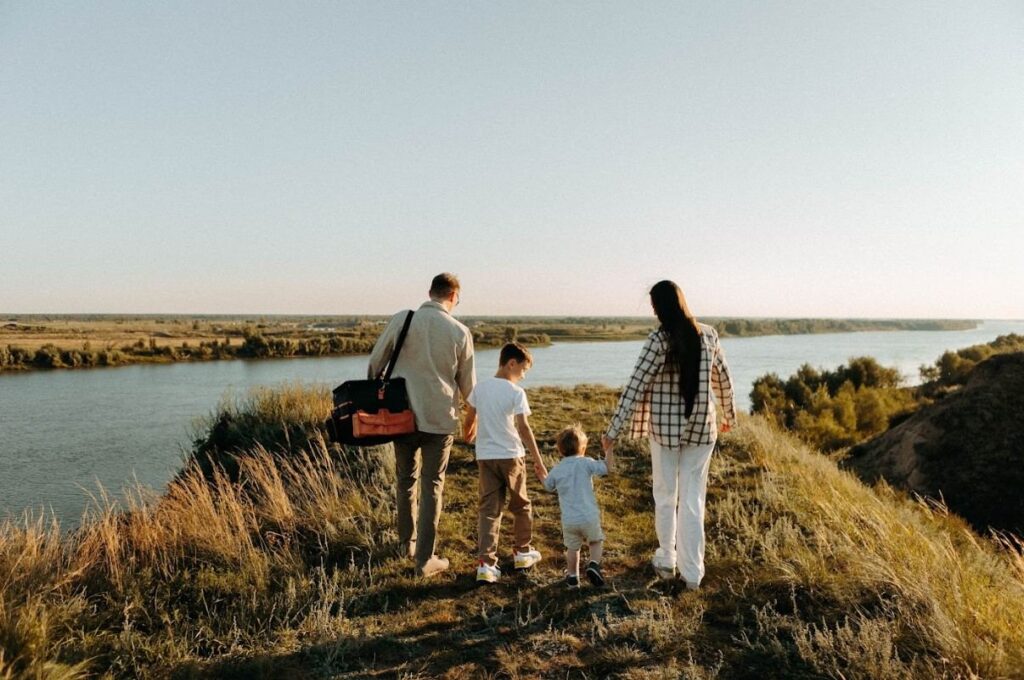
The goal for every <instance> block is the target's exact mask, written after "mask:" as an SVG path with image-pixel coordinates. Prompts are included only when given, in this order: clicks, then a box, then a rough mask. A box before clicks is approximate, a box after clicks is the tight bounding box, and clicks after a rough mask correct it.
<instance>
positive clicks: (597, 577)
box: [587, 560, 604, 587]
mask: <svg viewBox="0 0 1024 680" xmlns="http://www.w3.org/2000/svg"><path fill="white" fill-rule="evenodd" d="M587 578H588V579H590V582H591V583H593V584H594V585H595V586H598V587H600V586H603V585H604V576H603V575H602V574H601V565H600V564H598V563H597V562H594V561H593V560H591V562H590V564H588V565H587Z"/></svg>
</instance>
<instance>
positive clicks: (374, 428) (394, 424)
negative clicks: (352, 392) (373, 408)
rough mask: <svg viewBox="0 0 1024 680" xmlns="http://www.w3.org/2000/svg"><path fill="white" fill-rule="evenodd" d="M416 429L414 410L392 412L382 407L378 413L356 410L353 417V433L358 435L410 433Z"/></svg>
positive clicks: (376, 435) (374, 435) (377, 435)
mask: <svg viewBox="0 0 1024 680" xmlns="http://www.w3.org/2000/svg"><path fill="white" fill-rule="evenodd" d="M415 431H416V419H415V418H414V417H413V415H412V411H409V410H405V411H399V412H398V413H392V412H391V411H388V410H387V409H381V410H380V411H378V412H377V413H367V412H366V411H356V414H355V417H354V418H353V419H352V434H353V435H355V436H356V437H379V436H382V435H384V436H391V435H397V434H409V433H411V432H415Z"/></svg>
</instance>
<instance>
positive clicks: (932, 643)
mask: <svg viewBox="0 0 1024 680" xmlns="http://www.w3.org/2000/svg"><path fill="white" fill-rule="evenodd" d="M530 398H531V405H532V407H533V409H534V416H533V417H532V418H531V420H532V421H533V423H534V426H535V429H536V431H537V433H538V439H539V441H540V442H541V445H542V448H544V450H545V454H546V455H548V456H549V457H551V458H552V462H553V457H554V453H553V450H552V440H553V435H554V433H555V432H557V430H558V429H559V428H560V427H562V426H563V425H565V424H567V423H568V422H573V421H580V422H582V423H583V425H584V427H585V428H586V429H587V431H588V432H590V433H591V435H592V440H593V442H592V443H595V446H596V440H597V435H598V434H599V433H600V430H601V428H602V426H603V425H604V423H606V422H607V418H608V416H609V415H610V411H611V409H612V408H613V407H614V403H615V394H614V393H613V392H612V391H610V390H606V389H603V388H598V387H584V388H580V389H579V390H565V389H540V390H534V391H531V393H530ZM328 408H329V397H328V395H327V393H326V391H325V390H319V389H311V388H304V387H302V386H298V385H291V386H285V387H283V388H280V389H276V390H270V391H262V392H256V393H253V394H251V395H248V396H245V397H242V398H241V399H240V400H238V401H233V402H231V403H230V404H225V405H224V410H223V412H222V413H220V414H216V415H215V416H214V417H213V418H212V419H211V421H210V422H211V424H215V423H216V422H219V421H220V420H221V419H222V418H221V417H222V416H223V415H224V413H230V414H231V415H232V418H231V419H230V422H232V423H234V424H235V425H236V426H237V428H238V431H236V432H235V435H237V437H239V438H242V439H244V438H245V436H249V438H250V444H249V445H247V447H246V450H245V453H241V454H237V456H236V458H235V460H236V462H237V470H236V474H237V481H232V479H231V477H230V476H229V475H227V474H225V473H223V472H217V471H216V470H215V469H214V468H209V469H207V470H206V471H205V472H204V471H203V470H202V469H201V468H200V467H199V466H193V467H190V468H189V470H188V471H187V472H186V473H184V474H183V475H182V476H181V477H179V479H178V480H176V481H175V482H174V483H172V484H171V485H170V488H169V490H168V492H167V493H166V494H165V495H163V496H162V497H158V496H156V495H155V494H153V493H152V492H147V491H145V490H136V491H135V492H134V493H132V494H129V497H128V500H127V501H124V504H123V505H122V507H115V506H114V505H112V504H111V503H110V502H109V501H102V500H101V501H100V502H99V504H98V505H97V506H96V507H94V508H93V509H92V510H90V511H89V513H88V515H87V516H86V517H85V518H84V520H83V522H82V524H81V528H80V529H78V530H77V531H76V532H75V533H73V534H71V535H65V534H63V533H62V531H61V529H60V528H59V527H58V526H57V525H56V524H55V523H53V522H51V521H49V520H46V519H41V518H35V519H24V520H22V521H7V522H5V523H3V524H2V525H0V654H2V656H0V678H7V677H12V678H13V677H39V678H42V677H46V678H49V677H56V678H75V677H92V676H97V675H104V674H106V675H109V676H112V677H166V676H169V675H174V676H177V677H198V676H210V677H224V676H233V677H326V676H330V675H336V674H346V673H347V674H364V675H365V674H370V673H375V674H379V675H382V676H386V677H396V676H397V677H439V676H446V677H452V678H459V677H462V678H480V677H484V678H486V677H494V678H498V677H501V678H508V677H542V676H548V675H552V674H557V675H558V677H567V676H568V677H584V675H585V676H586V677H607V676H614V677H624V678H663V677H664V678H667V677H681V676H682V677H694V678H712V677H743V676H745V677H780V676H788V677H820V676H828V677H836V678H840V677H842V678H856V677H862V678H868V677H870V678H885V677H890V678H899V677H921V678H932V677H1020V676H1021V669H1022V668H1024V651H1022V650H1024V632H1022V630H1021V625H1020V622H1021V621H1024V582H1022V578H1024V559H1022V557H1021V554H1022V553H1021V547H1022V546H1021V544H1020V542H1019V541H1018V540H1017V539H1014V538H1012V537H1004V538H1003V539H1002V541H1001V542H997V541H990V540H989V539H987V538H980V537H978V536H976V535H975V534H972V533H971V532H970V531H969V529H967V527H966V525H965V524H964V523H963V522H961V521H960V520H958V519H957V518H955V517H951V516H949V515H947V514H946V513H945V512H943V511H942V510H941V509H936V508H934V507H926V506H924V505H922V504H919V503H915V502H912V501H909V500H906V499H904V498H903V497H901V496H900V495H899V494H898V493H896V492H894V491H892V490H889V489H887V488H885V487H880V488H878V489H869V488H867V487H865V486H863V485H862V484H860V483H859V482H858V481H857V480H856V479H854V478H853V477H852V476H850V475H849V474H847V473H844V472H840V471H839V470H837V469H836V467H835V465H834V464H833V463H832V462H830V461H829V460H827V459H826V458H824V457H822V456H821V455H820V454H818V453H817V452H815V451H812V450H810V449H808V448H807V447H806V446H805V445H803V444H801V443H799V442H797V441H796V440H795V439H793V438H792V437H790V436H788V435H785V434H782V433H779V432H777V431H776V430H774V429H772V428H771V427H770V426H768V425H767V424H766V423H765V422H764V421H763V420H761V419H759V418H751V419H746V420H744V421H743V422H742V423H741V424H740V426H739V428H738V429H737V430H736V431H735V432H734V434H732V435H730V436H729V437H728V438H727V439H726V440H724V445H723V446H722V448H721V450H720V452H719V453H718V454H717V455H716V456H715V457H714V459H713V465H712V477H711V483H710V486H709V506H708V509H709V517H708V540H709V542H708V552H707V565H708V567H707V568H708V575H707V578H706V580H705V584H704V587H703V588H702V589H701V590H700V591H698V592H696V593H688V592H686V591H685V590H684V589H681V588H679V587H678V585H668V586H666V585H663V584H660V583H658V582H656V581H655V580H654V579H653V574H651V572H650V570H649V567H648V566H647V561H648V559H649V556H650V552H651V551H652V550H653V548H654V546H655V541H654V536H653V522H652V518H651V500H650V480H649V470H648V461H647V458H646V453H645V448H644V447H643V446H640V445H635V446H629V447H625V448H624V449H623V459H622V460H623V464H622V474H620V475H619V476H617V477H612V478H609V479H605V480H601V481H599V482H598V484H597V486H598V496H599V502H600V503H601V505H602V508H603V511H604V524H605V531H606V534H607V535H608V546H607V548H608V557H607V560H606V566H605V569H606V573H607V575H608V578H609V582H610V587H609V588H607V589H604V590H594V589H587V588H584V589H583V590H581V591H579V592H575V593H570V592H566V591H565V589H564V588H563V586H562V585H561V562H560V555H559V552H560V545H559V544H560V530H559V526H558V510H557V503H556V500H555V499H554V497H552V496H550V495H547V494H545V493H543V492H542V491H541V490H540V488H539V486H538V485H537V484H536V482H535V480H533V481H531V486H530V493H531V496H532V498H533V500H534V506H535V514H536V518H537V520H536V531H535V539H536V540H535V542H536V545H537V546H538V547H539V549H540V550H541V551H542V552H543V553H544V556H545V559H544V561H543V562H542V563H541V564H540V565H539V566H538V567H536V568H535V569H534V570H533V572H532V573H531V574H530V575H528V576H520V575H513V574H506V576H505V577H504V578H503V581H502V583H500V584H498V585H497V586H495V587H493V588H484V589H480V588H477V587H475V585H474V583H473V579H472V570H473V559H474V556H473V552H474V549H475V526H476V476H475V465H473V463H472V458H471V453H470V451H469V450H468V449H467V448H465V447H464V446H462V445H457V446H456V448H455V450H454V452H453V458H452V463H451V466H450V469H449V478H448V479H449V482H448V486H447V489H446V512H445V515H444V517H443V519H442V524H441V528H440V536H441V546H440V549H441V551H442V554H445V555H446V556H448V557H449V558H451V560H452V567H453V569H452V571H451V572H450V573H449V574H446V575H444V576H442V577H440V578H438V579H436V580H434V581H427V582H424V581H421V580H418V579H416V578H414V577H413V574H412V565H411V564H410V563H409V562H407V561H405V560H403V559H400V558H398V557H397V556H395V554H394V553H393V551H392V550H391V546H392V542H393V540H394V538H395V536H394V533H393V529H392V527H393V512H394V507H393V501H392V489H391V481H392V480H393V467H392V466H393V460H392V457H391V455H390V451H389V449H388V448H387V447H384V448H379V449H368V450H366V451H362V452H359V453H358V454H349V455H345V454H343V453H341V452H339V451H338V450H336V449H331V448H330V447H328V446H327V445H325V444H324V442H323V441H322V439H321V438H320V436H319V434H318V431H317V429H316V424H317V423H318V422H320V421H321V420H322V419H323V417H324V416H325V412H326V409H328ZM243 430H245V431H243ZM299 430H301V433H302V436H301V437H298V438H296V437H295V435H294V433H295V432H296V431H299ZM285 432H291V433H292V434H291V435H289V437H290V438H286V439H282V440H278V439H274V441H273V442H269V441H261V440H260V439H259V437H260V436H263V435H260V434H259V433H271V434H272V435H274V436H277V435H280V434H281V433H285ZM299 440H301V443H300V442H299ZM232 441H234V440H232ZM213 448H216V447H213ZM211 450H212V449H211ZM595 452H596V451H595V450H592V451H591V455H594V454H595ZM506 524H508V523H506ZM504 528H505V529H506V532H507V531H508V529H509V527H508V526H505V527H504ZM502 548H503V550H505V553H506V554H507V551H508V541H507V533H506V534H505V535H503V544H502Z"/></svg>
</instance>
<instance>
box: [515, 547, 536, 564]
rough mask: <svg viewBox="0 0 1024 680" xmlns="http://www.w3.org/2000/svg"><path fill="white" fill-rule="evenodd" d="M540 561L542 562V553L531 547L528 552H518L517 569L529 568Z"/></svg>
mask: <svg viewBox="0 0 1024 680" xmlns="http://www.w3.org/2000/svg"><path fill="white" fill-rule="evenodd" d="M538 562H540V553H539V552H537V551H536V550H534V549H533V548H530V549H529V550H527V551H526V552H517V553H516V558H515V565H516V569H529V568H530V567H532V566H533V565H535V564H537V563H538Z"/></svg>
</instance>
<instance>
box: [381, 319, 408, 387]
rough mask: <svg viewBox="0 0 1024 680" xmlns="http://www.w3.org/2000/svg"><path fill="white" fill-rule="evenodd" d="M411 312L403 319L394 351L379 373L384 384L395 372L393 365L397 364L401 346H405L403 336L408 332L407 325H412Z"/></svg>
mask: <svg viewBox="0 0 1024 680" xmlns="http://www.w3.org/2000/svg"><path fill="white" fill-rule="evenodd" d="M412 315H413V310H411V309H410V310H409V314H408V315H407V316H406V317H405V324H403V325H402V332H401V333H399V334H398V340H397V342H395V349H393V350H392V351H391V358H390V359H388V365H387V367H386V368H385V369H384V372H383V373H381V375H380V378H381V380H383V381H384V382H387V381H388V380H390V379H391V372H392V371H394V370H395V364H396V363H398V355H399V353H401V351H402V345H404V344H405V336H406V334H408V332H409V324H410V323H412Z"/></svg>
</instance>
